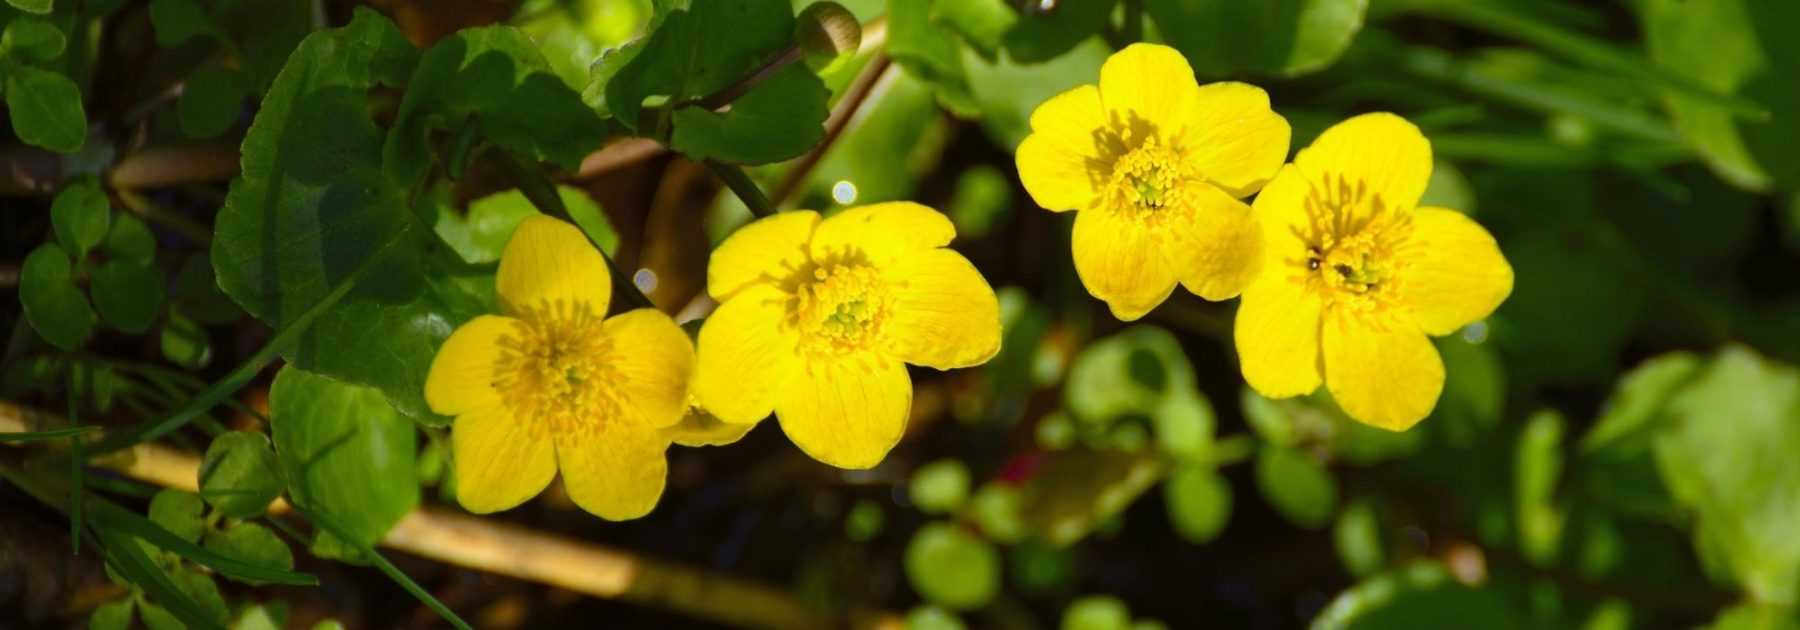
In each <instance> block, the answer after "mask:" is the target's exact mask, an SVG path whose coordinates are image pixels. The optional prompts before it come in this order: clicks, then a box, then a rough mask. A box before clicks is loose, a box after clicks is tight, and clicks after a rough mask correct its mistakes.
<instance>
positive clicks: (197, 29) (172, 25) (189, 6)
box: [150, 0, 222, 48]
mask: <svg viewBox="0 0 1800 630" xmlns="http://www.w3.org/2000/svg"><path fill="white" fill-rule="evenodd" d="M150 26H151V27H153V28H155V29H156V45H158V46H161V47H163V48H174V47H176V46H180V45H181V44H183V43H185V42H187V40H189V39H193V38H194V37H197V36H200V35H212V34H221V33H220V31H219V26H218V24H217V23H216V22H214V21H213V18H212V16H211V15H208V14H207V12H206V8H205V7H202V6H200V3H199V2H198V1H197V0H151V2H150ZM221 35H222V34H221ZM221 38H222V37H221Z"/></svg>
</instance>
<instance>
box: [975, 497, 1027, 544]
mask: <svg viewBox="0 0 1800 630" xmlns="http://www.w3.org/2000/svg"><path fill="white" fill-rule="evenodd" d="M1023 510H1024V497H1023V496H1022V495H1020V493H1019V488H1018V486H1015V485H1012V484H1009V483H988V484H983V485H982V486H981V489H980V490H977V491H976V492H975V496H974V498H972V499H970V500H969V512H968V515H969V518H970V519H971V520H973V521H974V522H975V525H976V526H977V527H980V528H981V533H982V535H984V536H987V538H988V540H992V541H994V542H997V543H1002V544H1012V543H1017V542H1019V541H1021V540H1024V539H1025V537H1026V536H1027V535H1029V534H1030V533H1031V530H1030V529H1029V528H1028V527H1027V525H1026V523H1025V519H1024V515H1023V514H1022V512H1023Z"/></svg>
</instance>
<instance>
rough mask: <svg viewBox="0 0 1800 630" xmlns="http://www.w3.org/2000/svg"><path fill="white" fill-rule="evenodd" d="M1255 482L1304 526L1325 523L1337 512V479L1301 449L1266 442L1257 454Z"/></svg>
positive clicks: (1273, 502)
mask: <svg viewBox="0 0 1800 630" xmlns="http://www.w3.org/2000/svg"><path fill="white" fill-rule="evenodd" d="M1256 486H1257V488H1259V489H1261V490H1262V494H1263V498H1264V499H1266V500H1267V501H1268V502H1269V505H1271V506H1274V508H1275V511H1277V512H1280V513H1281V515H1282V516H1285V517H1287V519H1288V520H1289V521H1292V522H1293V523H1294V524H1295V525H1298V526H1300V527H1302V528H1305V529H1318V528H1321V527H1324V526H1325V525H1327V524H1329V523H1330V522H1331V515H1332V514H1334V513H1336V512H1337V502H1338V490H1337V481H1336V480H1334V479H1332V477H1331V471H1329V470H1326V469H1325V466H1324V465H1322V464H1320V463H1319V462H1318V460H1315V459H1313V457H1312V456H1311V455H1308V454H1307V453H1305V452H1302V451H1297V450H1293V449H1287V448H1281V447H1278V446H1274V445H1265V446H1264V447H1263V448H1262V449H1260V450H1259V451H1258V452H1257V454H1256Z"/></svg>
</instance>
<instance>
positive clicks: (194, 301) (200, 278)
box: [170, 252, 244, 326]
mask: <svg viewBox="0 0 1800 630" xmlns="http://www.w3.org/2000/svg"><path fill="white" fill-rule="evenodd" d="M170 301H171V302H172V303H173V310H176V311H180V314H181V315H185V316H187V317H190V318H193V320H194V321H196V322H200V323H202V324H206V325H209V326H217V325H221V324H229V323H232V322H235V321H237V320H238V318H240V317H243V316H244V311H243V309H240V308H238V306H237V304H234V303H232V301H231V298H230V297H228V296H226V295H225V293H224V292H223V291H220V290H219V281H218V280H217V279H216V278H214V277H213V266H212V256H211V255H209V254H207V253H206V252H200V253H197V254H195V255H193V256H190V257H188V259H187V262H184V263H182V265H181V272H180V273H177V274H176V275H175V289H174V295H173V296H171V298H170Z"/></svg>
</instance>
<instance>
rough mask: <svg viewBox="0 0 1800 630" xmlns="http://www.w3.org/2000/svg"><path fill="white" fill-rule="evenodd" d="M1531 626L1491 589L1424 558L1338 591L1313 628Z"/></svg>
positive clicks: (1483, 629) (1483, 628) (1482, 628)
mask: <svg viewBox="0 0 1800 630" xmlns="http://www.w3.org/2000/svg"><path fill="white" fill-rule="evenodd" d="M1523 627H1529V626H1527V625H1525V624H1524V623H1523V621H1522V620H1521V619H1520V618H1519V616H1518V614H1517V613H1515V612H1514V610H1513V608H1512V607H1511V606H1509V605H1508V604H1507V602H1506V601H1505V600H1504V599H1502V598H1501V597H1500V596H1499V595H1498V594H1497V593H1495V592H1494V590H1493V589H1481V590H1477V589H1473V588H1469V587H1467V586H1463V585H1461V584H1458V583H1457V582H1456V580H1455V579H1453V578H1452V577H1451V575H1450V572H1449V571H1447V570H1445V569H1444V567H1443V566H1441V565H1438V564H1435V563H1420V564H1415V565H1413V566H1410V567H1406V568H1403V569H1397V570H1394V571H1391V572H1388V573H1384V574H1381V575H1378V576H1375V577H1373V578H1369V579H1367V580H1363V581H1362V582H1360V583H1358V584H1357V585H1356V586H1354V587H1352V588H1350V589H1349V590H1347V591H1344V592H1343V593H1340V594H1339V595H1338V596H1337V598H1336V599H1334V600H1332V602H1331V604H1329V605H1327V606H1326V607H1325V610H1323V611H1321V612H1320V613H1319V616H1318V617H1315V618H1314V619H1313V622H1312V630H1380V629H1386V628H1460V629H1464V630H1487V629H1489V628H1492V629H1495V630H1508V629H1512V628H1523Z"/></svg>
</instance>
